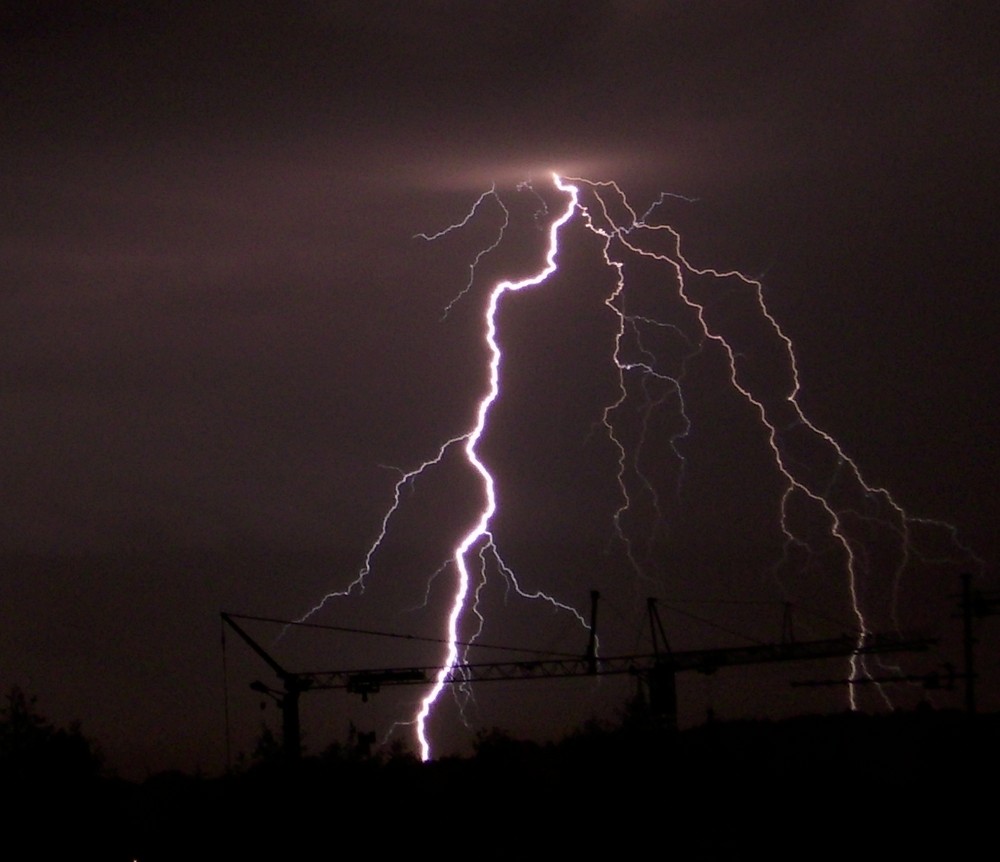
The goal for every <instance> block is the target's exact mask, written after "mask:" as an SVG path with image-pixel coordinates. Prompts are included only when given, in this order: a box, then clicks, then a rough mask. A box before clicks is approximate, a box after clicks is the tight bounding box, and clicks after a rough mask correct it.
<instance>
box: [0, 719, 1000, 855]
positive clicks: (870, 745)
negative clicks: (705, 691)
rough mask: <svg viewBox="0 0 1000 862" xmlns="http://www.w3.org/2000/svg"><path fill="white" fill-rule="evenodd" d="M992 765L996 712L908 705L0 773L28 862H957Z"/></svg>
mask: <svg viewBox="0 0 1000 862" xmlns="http://www.w3.org/2000/svg"><path fill="white" fill-rule="evenodd" d="M79 765H80V764H79V762H78V763H77V766H78V767H79ZM998 765H1000V716H997V715H989V716H980V717H978V718H976V719H975V720H970V719H968V718H967V717H966V716H965V715H963V714H960V713H957V712H933V711H930V710H926V711H917V712H912V713H897V714H890V715H883V716H866V715H860V714H856V713H854V714H842V715H832V716H808V717H801V718H797V719H791V720H786V721H781V722H769V721H746V722H733V723H714V724H706V725H704V726H701V727H699V728H695V729H691V730H688V731H684V732H682V733H680V734H678V735H676V736H674V737H670V736H668V735H665V734H663V733H662V732H659V731H654V730H652V729H651V728H650V727H649V726H648V725H646V724H644V723H643V722H641V721H639V720H636V718H635V716H632V717H631V718H628V719H624V720H623V722H622V724H621V725H620V726H618V727H614V728H610V727H606V726H597V725H593V726H589V727H586V728H584V729H582V730H580V731H578V732H576V733H575V734H573V735H571V736H570V737H568V738H566V739H564V740H563V741H561V742H560V743H558V744H549V745H538V744H535V743H532V742H525V741H518V740H515V739H512V738H511V737H509V736H507V735H506V734H504V733H503V732H501V731H498V730H495V731H491V732H488V733H482V734H480V736H479V738H478V744H477V748H476V754H475V756H474V757H471V758H463V759H457V758H456V759H444V760H440V761H436V762H431V763H429V764H421V763H419V762H417V761H416V760H415V759H414V758H413V757H412V756H410V755H408V754H398V755H397V756H394V757H386V758H363V757H361V756H359V755H358V754H357V753H356V751H355V750H353V749H351V748H350V747H349V746H346V745H345V746H335V747H333V748H332V749H330V750H329V751H328V752H326V753H325V754H324V755H322V756H315V757H309V758H306V759H304V760H303V761H301V762H299V763H297V764H289V763H283V762H282V761H281V758H280V757H276V756H262V757H258V758H256V759H255V761H254V762H253V763H251V764H248V765H246V766H245V767H243V768H242V769H240V770H238V771H235V772H233V773H231V774H229V775H226V776H224V777H220V778H205V777H201V776H194V775H187V774H182V773H162V774H157V775H153V776H151V777H150V778H148V779H147V780H146V781H144V782H142V783H130V782H124V781H120V780H117V779H114V778H111V777H108V776H102V775H99V774H94V773H93V771H92V770H91V771H90V772H88V770H87V769H85V768H76V769H75V771H74V768H70V767H67V768H66V769H65V770H63V771H62V772H60V771H59V770H57V769H56V770H53V768H51V764H50V765H49V766H48V767H46V768H44V769H37V770H35V771H31V770H27V769H25V768H24V767H25V763H24V762H21V763H20V764H18V763H15V762H14V761H12V760H11V758H10V757H7V758H5V762H4V764H3V772H2V773H0V776H2V780H3V783H4V785H6V787H5V788H4V790H5V791H6V794H7V798H8V799H11V800H13V802H12V803H9V806H10V805H11V804H12V806H13V807H12V808H11V807H8V814H10V813H13V814H14V815H15V816H13V817H11V818H10V819H9V820H8V829H7V837H8V841H11V842H16V843H17V844H23V845H25V846H26V849H27V852H29V853H30V854H31V855H32V856H33V857H34V858H40V859H51V858H56V857H57V856H58V855H60V851H67V850H71V851H72V852H73V854H74V855H76V856H79V855H80V854H81V852H85V853H87V854H93V858H102V859H121V860H126V859H137V860H166V859H177V858H185V859H195V858H216V859H218V858H222V859H291V858H295V859H310V858H337V857H343V856H345V855H350V856H357V855H362V856H376V857H379V858H382V857H384V856H385V854H387V853H393V854H395V853H396V852H400V853H406V854H417V855H423V854H424V853H429V854H430V855H432V856H433V858H435V859H442V858H443V859H451V858H456V859H457V858H477V859H508V858H541V857H547V858H548V857H551V858H570V856H577V855H579V856H581V858H594V856H595V855H596V854H597V853H599V852H601V851H608V852H611V853H613V854H614V856H615V857H617V858H625V857H632V856H640V855H642V856H647V855H649V856H652V857H654V858H656V857H659V858H671V857H674V856H675V855H677V854H681V856H682V858H697V859H742V858H750V857H754V858H759V857H762V856H767V857H768V858H772V859H823V858H847V857H849V856H852V857H853V856H860V857H861V858H872V857H873V856H874V855H875V854H878V855H883V854H886V855H891V857H892V858H900V857H901V856H903V855H913V856H916V857H917V858H936V857H938V856H941V857H951V858H958V857H959V856H961V855H964V854H965V852H966V851H971V850H973V849H977V853H978V855H985V854H986V853H987V852H988V851H987V848H988V846H990V842H991V841H992V838H991V835H992V831H993V830H992V821H991V820H990V819H989V818H990V817H992V813H991V809H992V808H995V806H992V805H991V803H990V800H991V799H995V797H994V796H993V795H992V794H993V793H994V789H993V788H995V776H996V770H997V766H998ZM984 842H985V843H984Z"/></svg>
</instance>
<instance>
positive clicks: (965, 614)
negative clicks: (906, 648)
mask: <svg viewBox="0 0 1000 862" xmlns="http://www.w3.org/2000/svg"><path fill="white" fill-rule="evenodd" d="M958 598H959V600H960V602H961V612H962V648H963V651H964V653H965V672H964V673H963V674H962V676H963V677H964V678H965V711H966V713H967V714H969V715H975V714H976V668H975V656H974V653H975V646H976V638H975V635H974V633H973V630H972V621H973V618H974V617H992V616H996V615H997V614H1000V592H998V591H995V590H994V591H993V592H989V593H986V592H983V591H982V590H974V589H973V588H972V575H971V574H970V573H969V572H965V573H963V574H962V592H961V594H960V595H959V597H958Z"/></svg>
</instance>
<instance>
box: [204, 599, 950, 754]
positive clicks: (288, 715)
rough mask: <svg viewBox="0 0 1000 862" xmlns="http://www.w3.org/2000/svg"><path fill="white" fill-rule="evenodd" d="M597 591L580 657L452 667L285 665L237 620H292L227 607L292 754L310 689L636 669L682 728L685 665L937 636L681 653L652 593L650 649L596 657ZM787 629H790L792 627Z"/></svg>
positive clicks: (819, 655) (362, 689) (898, 645)
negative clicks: (260, 663)
mask: <svg viewBox="0 0 1000 862" xmlns="http://www.w3.org/2000/svg"><path fill="white" fill-rule="evenodd" d="M598 598H599V595H598V593H597V591H593V592H592V593H591V626H590V635H589V639H588V643H587V648H586V650H585V652H584V653H583V654H582V655H580V656H568V657H562V658H545V659H529V660H521V661H500V662H480V663H472V662H457V663H455V664H454V665H452V666H451V667H450V668H442V667H440V666H430V665H424V666H411V667H394V668H370V669H361V670H332V671H318V672H306V673H298V672H293V671H289V670H287V669H285V668H284V667H282V666H281V665H280V664H279V663H278V662H277V661H276V660H275V659H274V658H273V657H272V656H271V655H269V654H268V652H267V651H266V650H265V649H264V648H263V647H262V646H260V644H258V643H257V642H256V641H255V640H253V638H251V637H250V635H249V634H247V633H246V631H244V630H243V628H241V627H240V626H239V624H238V623H237V622H236V619H245V620H258V621H265V622H272V623H281V622H284V623H285V624H290V623H288V621H283V620H273V619H265V618H262V617H249V616H243V615H233V614H228V613H225V612H223V613H221V617H222V620H223V622H224V623H225V624H226V625H228V626H229V627H230V628H232V630H233V631H234V632H236V634H238V635H239V636H240V638H241V639H242V640H244V641H245V642H246V643H247V644H248V645H249V646H250V648H251V649H252V650H253V651H254V652H255V653H256V654H257V655H259V656H260V657H261V658H262V659H263V660H264V662H265V663H266V664H267V665H268V667H270V668H271V669H272V670H273V671H274V672H275V674H277V676H278V679H279V680H280V681H281V684H282V689H281V690H280V691H273V690H271V689H269V688H268V687H267V686H266V685H264V684H263V683H260V682H254V683H252V684H251V688H252V689H253V690H255V691H261V692H265V693H268V694H271V695H272V696H274V697H275V700H276V701H277V703H278V706H279V708H280V709H281V714H282V742H283V750H284V752H285V754H286V756H288V757H290V758H297V757H299V756H300V754H301V738H302V737H301V729H300V725H299V697H300V695H301V694H302V693H303V692H306V691H321V690H329V689H345V690H346V691H348V692H350V693H352V694H359V695H361V697H362V699H363V700H365V699H367V698H368V696H369V695H371V694H374V693H376V692H378V691H379V690H380V689H381V688H382V687H383V686H393V685H419V684H428V683H429V682H431V681H432V680H434V679H437V677H438V675H439V674H440V673H441V672H442V671H444V675H443V682H444V684H446V685H456V684H471V683H483V682H497V681H502V680H507V681H510V680H528V679H532V680H534V679H556V678H560V677H574V676H595V675H609V674H625V673H627V674H632V675H636V676H638V677H639V678H640V679H642V680H643V681H644V682H645V683H646V685H647V688H648V690H649V702H650V709H651V712H652V714H653V716H654V718H656V719H657V720H658V721H659V722H660V723H661V724H662V725H663V726H665V727H668V728H674V729H675V728H676V726H677V684H676V676H677V674H678V673H682V672H685V671H698V672H700V673H703V674H711V673H714V672H715V671H717V670H719V669H720V668H723V667H734V666H741V665H756V664H767V663H773V662H787V661H807V660H816V659H826V658H840V657H845V656H852V655H866V654H871V653H889V652H918V651H924V650H927V649H929V648H930V647H931V646H932V645H933V644H934V643H935V642H934V641H933V640H931V639H928V638H921V637H915V636H910V637H907V636H903V635H899V634H871V633H869V634H866V635H865V636H864V638H862V639H860V640H859V638H858V636H857V635H844V636H842V637H839V638H831V639H826V640H813V641H795V640H792V639H790V638H786V639H785V640H783V641H782V642H780V643H762V644H753V645H751V646H743V647H721V648H714V649H701V650H687V651H683V652H675V651H673V650H672V649H671V648H670V644H669V642H668V640H667V637H666V633H665V631H664V628H663V624H662V622H661V621H660V617H659V613H658V611H657V609H656V600H655V599H653V598H650V599H647V614H648V617H649V626H650V636H651V639H652V647H653V651H652V652H651V653H642V654H631V655H618V656H598V655H597V634H596V629H597V602H598ZM786 634H787V627H786Z"/></svg>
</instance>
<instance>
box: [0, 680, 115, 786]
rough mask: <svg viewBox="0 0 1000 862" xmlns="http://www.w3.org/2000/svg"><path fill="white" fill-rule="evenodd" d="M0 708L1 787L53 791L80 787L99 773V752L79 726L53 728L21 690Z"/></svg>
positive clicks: (12, 693)
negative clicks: (69, 786)
mask: <svg viewBox="0 0 1000 862" xmlns="http://www.w3.org/2000/svg"><path fill="white" fill-rule="evenodd" d="M4 699H5V701H6V703H5V704H4V706H3V707H2V708H0V783H2V784H3V785H7V787H8V788H10V787H12V786H15V785H16V786H18V787H20V788H22V789H23V788H24V787H25V786H26V785H35V786H47V787H50V788H52V787H53V786H56V785H61V784H66V783H67V782H71V783H78V782H81V781H87V780H91V779H93V778H96V777H97V775H98V774H99V773H100V770H101V765H102V757H101V755H100V752H99V751H98V750H97V749H96V748H95V747H94V745H93V744H92V743H91V742H90V740H88V739H87V738H86V737H85V736H84V735H83V734H82V733H81V732H80V725H79V723H78V722H74V723H73V724H71V725H70V726H69V727H68V728H57V727H55V726H53V725H52V724H50V723H49V722H48V721H47V720H46V719H45V718H44V717H43V716H42V715H40V714H39V713H38V711H37V710H36V707H35V703H36V698H35V697H29V696H28V695H26V694H25V693H24V691H23V690H22V689H21V688H19V687H18V686H14V687H12V688H11V689H10V691H9V692H7V694H6V695H5V698H4Z"/></svg>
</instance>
